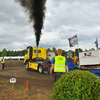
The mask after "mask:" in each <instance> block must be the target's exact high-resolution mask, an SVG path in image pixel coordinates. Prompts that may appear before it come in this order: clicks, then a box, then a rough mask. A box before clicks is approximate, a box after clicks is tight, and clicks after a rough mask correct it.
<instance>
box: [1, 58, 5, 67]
mask: <svg viewBox="0 0 100 100" xmlns="http://www.w3.org/2000/svg"><path fill="white" fill-rule="evenodd" d="M4 63H5V60H4V57H3V59H2V69H4Z"/></svg>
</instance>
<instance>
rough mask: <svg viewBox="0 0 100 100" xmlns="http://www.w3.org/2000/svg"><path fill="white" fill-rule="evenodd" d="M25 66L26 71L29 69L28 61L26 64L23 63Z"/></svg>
mask: <svg viewBox="0 0 100 100" xmlns="http://www.w3.org/2000/svg"><path fill="white" fill-rule="evenodd" d="M25 68H26V70H27V71H29V70H30V68H29V62H26V64H25Z"/></svg>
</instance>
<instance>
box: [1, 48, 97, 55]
mask: <svg viewBox="0 0 100 100" xmlns="http://www.w3.org/2000/svg"><path fill="white" fill-rule="evenodd" d="M25 50H26V49H24V50H20V51H13V50H8V51H7V50H6V49H5V48H4V49H3V50H2V51H0V57H3V56H24V55H25ZM91 50H95V49H94V48H92V49H91ZM68 51H72V50H68ZM82 51H83V50H82V49H81V48H79V49H75V55H76V56H79V54H78V52H82ZM47 52H54V53H55V54H56V55H57V49H56V48H55V47H53V48H52V49H50V48H47ZM62 55H63V56H67V53H66V51H65V50H62Z"/></svg>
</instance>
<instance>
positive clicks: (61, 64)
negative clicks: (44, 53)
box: [50, 49, 68, 82]
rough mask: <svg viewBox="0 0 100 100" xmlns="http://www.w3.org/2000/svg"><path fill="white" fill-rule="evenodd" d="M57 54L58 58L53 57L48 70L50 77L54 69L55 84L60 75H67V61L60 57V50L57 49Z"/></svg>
mask: <svg viewBox="0 0 100 100" xmlns="http://www.w3.org/2000/svg"><path fill="white" fill-rule="evenodd" d="M57 54H58V56H55V57H54V58H53V59H52V62H51V63H52V65H51V68H50V75H52V71H53V69H54V74H55V76H54V78H55V82H56V81H57V80H58V79H59V78H60V77H61V75H63V74H65V72H66V71H67V73H68V62H67V59H66V58H65V57H64V56H62V49H58V50H57Z"/></svg>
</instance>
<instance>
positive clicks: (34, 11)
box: [15, 0, 46, 47]
mask: <svg viewBox="0 0 100 100" xmlns="http://www.w3.org/2000/svg"><path fill="white" fill-rule="evenodd" d="M15 2H20V4H21V5H22V6H23V7H24V8H25V12H27V13H28V15H29V19H30V22H33V28H34V31H35V36H36V45H37V47H38V45H39V41H40V36H41V34H42V32H41V30H42V28H43V22H44V18H45V11H46V7H45V3H46V0H15Z"/></svg>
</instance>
